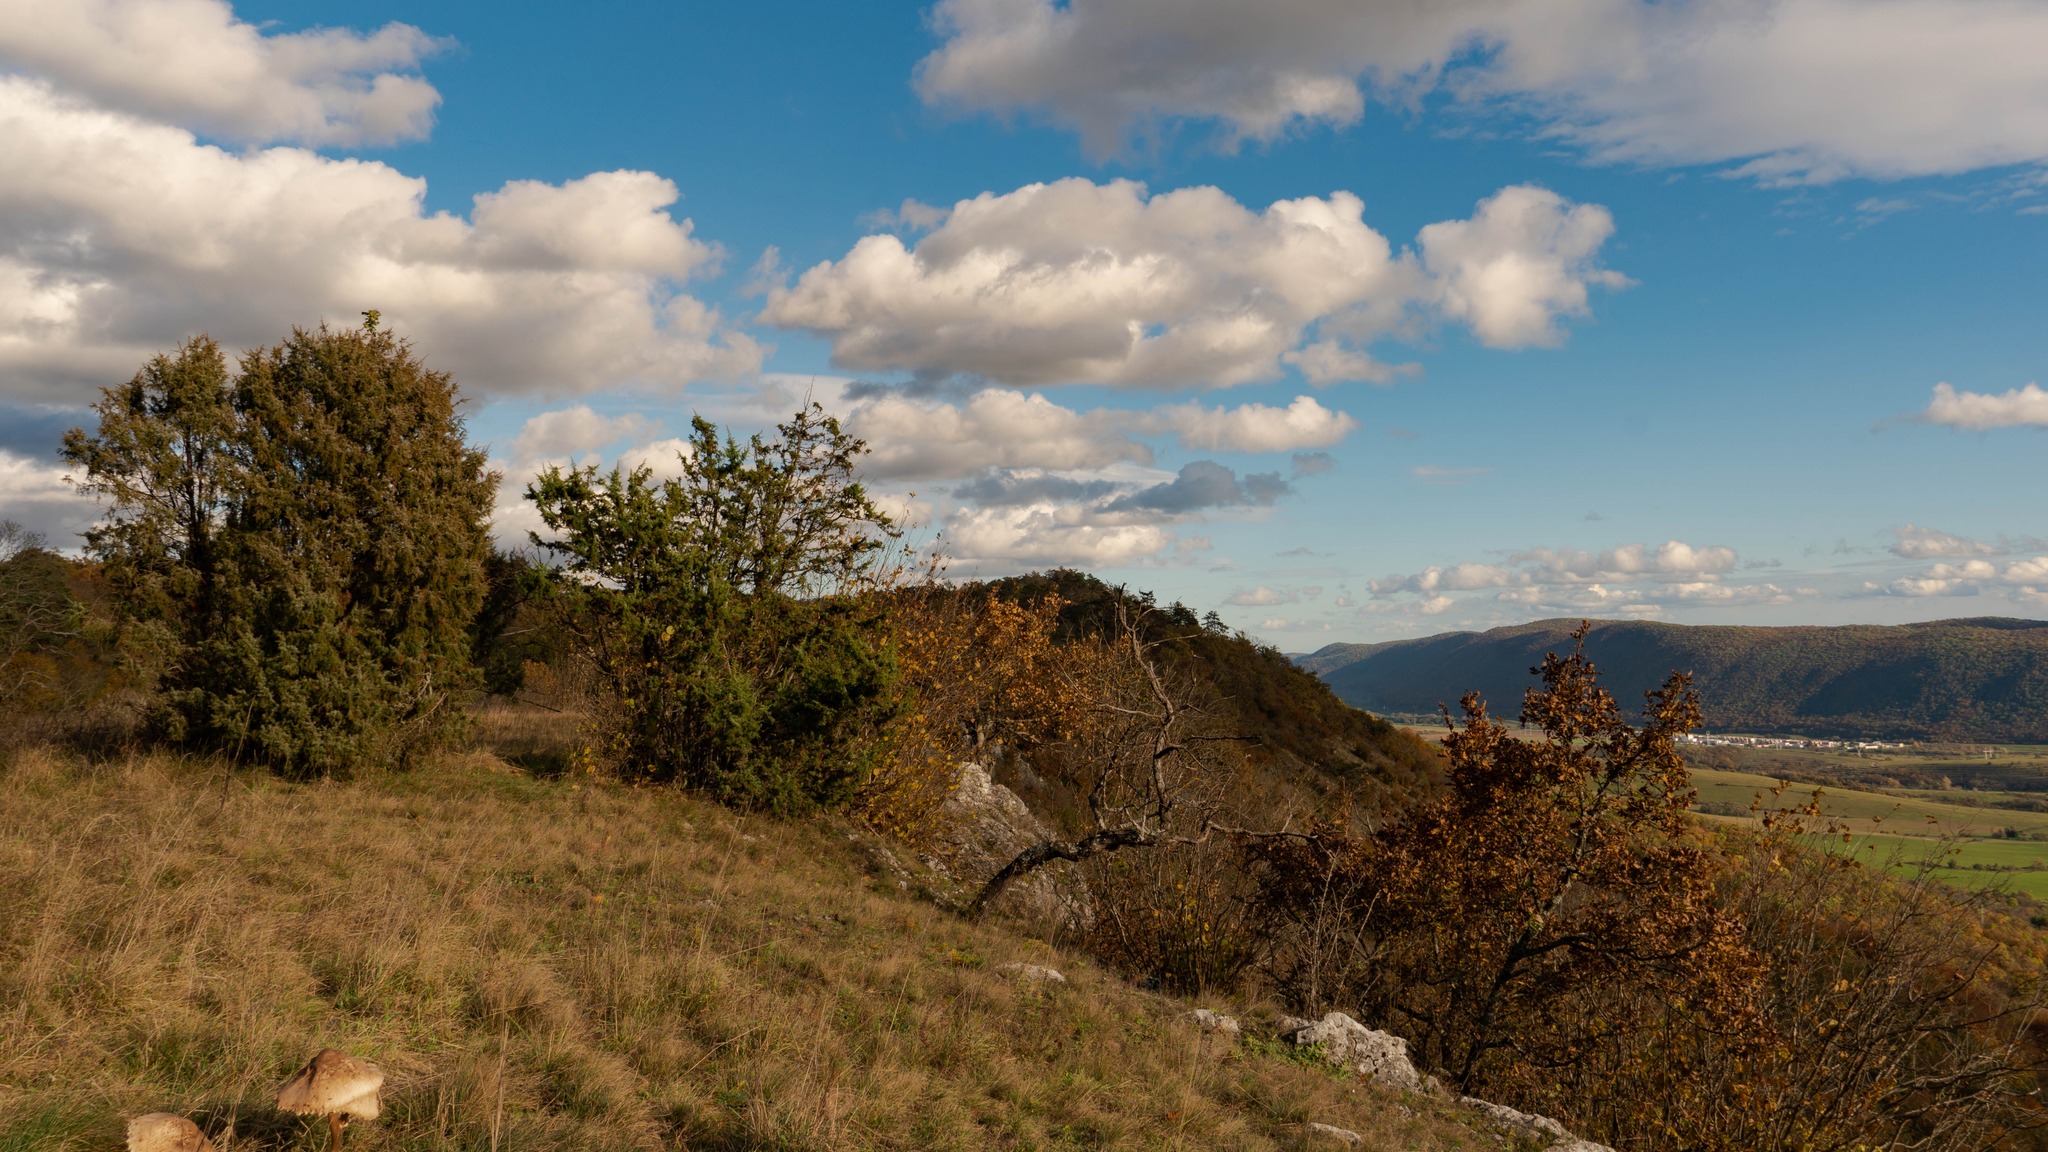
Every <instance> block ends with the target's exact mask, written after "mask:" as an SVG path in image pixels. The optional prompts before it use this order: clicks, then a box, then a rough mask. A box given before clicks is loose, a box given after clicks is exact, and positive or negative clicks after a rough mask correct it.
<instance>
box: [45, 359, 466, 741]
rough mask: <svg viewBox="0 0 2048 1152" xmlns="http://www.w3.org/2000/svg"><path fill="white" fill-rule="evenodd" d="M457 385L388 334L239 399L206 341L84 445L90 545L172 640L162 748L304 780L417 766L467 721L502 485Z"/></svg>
mask: <svg viewBox="0 0 2048 1152" xmlns="http://www.w3.org/2000/svg"><path fill="white" fill-rule="evenodd" d="M457 405H458V398H457V394H456V389H455V384H454V381H453V380H452V379H450V378H449V376H448V375H447V374H446V373H442V372H434V371H430V370H428V369H427V368H426V367H425V366H424V365H422V364H421V363H420V362H419V360H418V359H417V358H416V357H415V356H414V355H413V354H412V351H411V349H410V347H409V346H407V345H406V344H405V343H404V342H403V341H400V340H398V339H397V338H396V337H394V336H393V335H392V334H391V333H389V332H384V331H378V330H377V329H376V327H375V325H374V321H372V322H371V323H369V324H366V325H365V326H364V327H363V328H361V329H350V330H334V329H329V328H327V327H325V326H323V327H321V328H320V329H319V330H318V331H312V332H309V331H304V330H298V331H294V332H293V334H292V336H291V338H290V339H289V340H287V341H285V342H284V343H282V344H280V345H277V346H276V347H272V348H263V349H258V350H256V351H253V352H251V353H249V354H248V355H247V356H245V357H244V358H243V360H242V364H241V370H240V372H239V373H238V374H236V376H235V377H234V378H233V379H232V380H231V381H230V380H229V379H228V376H227V372H226V370H225V365H224V363H223V362H222V358H221V354H220V350H219V348H218V346H217V345H215V344H214V343H213V342H212V341H211V340H208V339H206V338H204V337H201V338H199V339H197V340H194V341H192V342H190V343H188V344H186V345H185V346H183V347H182V348H180V349H179V350H178V353H177V354H176V355H175V356H170V357H158V358H157V359H156V360H154V361H152V362H151V363H150V365H148V366H147V367H145V368H144V370H143V371H142V372H141V373H140V374H138V375H137V376H136V378H135V379H134V380H133V381H131V382H130V383H129V384H128V385H126V386H125V387H122V388H119V389H110V390H108V391H107V392H106V393H105V395H104V396H103V397H102V399H101V401H100V403H99V404H98V405H97V406H96V410H97V411H98V413H99V416H100V429H99V432H98V434H97V435H95V436H88V435H87V434H86V433H85V432H84V431H83V430H82V429H74V430H73V431H72V432H71V433H70V434H69V435H67V436H66V438H65V452H66V455H67V457H68V458H69V459H70V460H71V461H72V462H73V463H74V464H75V465H77V466H79V467H80V468H82V469H83V470H84V472H85V475H86V484H85V489H86V490H87V491H89V492H92V493H94V494H97V495H99V496H100V497H101V498H102V499H103V500H105V501H106V503H107V505H108V517H107V521H106V523H105V525H104V526H103V527H101V528H99V529H96V530H95V531H94V532H92V533H91V534H89V536H88V544H89V546H90V547H91V549H92V550H93V552H94V553H95V554H96V555H98V556H99V557H100V558H101V559H102V560H103V561H105V563H106V564H107V565H108V569H109V572H110V573H111V574H113V576H114V579H115V582H116V586H117V588H118V589H119V590H120V592H121V594H122V599H123V603H124V606H125V607H126V609H127V610H128V612H129V613H130V614H131V615H132V616H134V617H135V618H136V619H138V620H141V621H144V622H147V623H148V624H149V625H150V626H152V627H153V628H154V629H155V630H156V631H157V633H158V634H159V635H161V636H162V637H163V639H164V642H165V643H164V648H165V649H166V654H167V659H166V661H165V665H164V667H163V669H162V674H161V683H162V687H163V689H164V692H163V702H164V707H163V708H162V709H161V710H160V713H159V716H158V720H159V721H160V723H161V727H162V731H163V734H164V735H166V736H167V737H169V738H171V739H173V740H175V741H178V742H181V743H187V744H191V745H195V746H201V747H211V748H216V749H221V750H225V751H228V752H231V753H238V754H242V755H246V756H249V757H252V758H256V759H260V760H263V761H266V762H269V763H271V764H274V765H276V766H278V767H279V768H281V769H283V770H286V771H290V772H294V773H300V774H325V773H329V772H334V771H338V770H345V769H347V768H349V767H351V766H354V765H357V764H361V763H402V762H404V761H405V760H406V759H407V758H408V757H409V756H410V755H411V754H412V753H413V752H414V751H415V750H417V749H419V748H420V747H422V746H425V745H427V744H430V743H433V742H435V741H437V740H439V739H442V738H444V737H445V736H447V735H448V734H449V733H450V732H451V731H452V730H453V729H454V728H455V727H456V726H457V725H459V723H460V717H459V715H458V714H457V713H456V711H455V710H454V709H453V708H451V707H450V705H449V700H450V693H451V692H452V691H453V690H455V689H458V688H462V687H465V686H467V685H468V684H470V683H471V682H472V681H473V679H474V673H473V672H472V670H471V668H470V663H469V649H470V640H469V623H470V620H471V619H472V618H473V617H474V616H475V614H476V612H477V609H478V606H479V605H480V603H481V600H482V596H483V589H484V582H483V560H484V557H485V556H486V555H487V554H488V552H489V540H488V536H487V533H486V528H485V521H486V520H487V519H488V517H489V515H490V510H491V496H492V485H493V477H492V476H490V475H489V474H488V473H486V472H485V470H484V462H485V456H484V453H483V452H482V451H480V450H477V449H473V448H471V447H469V445H468V444H467V443H466V441H465V439H464V428H463V423H462V420H461V417H460V416H459V415H458V412H457Z"/></svg>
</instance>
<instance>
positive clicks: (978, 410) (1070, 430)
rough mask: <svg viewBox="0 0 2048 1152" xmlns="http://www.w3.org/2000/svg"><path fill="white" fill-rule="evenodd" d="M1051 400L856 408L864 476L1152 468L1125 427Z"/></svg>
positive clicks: (1011, 396) (874, 401) (851, 423)
mask: <svg viewBox="0 0 2048 1152" xmlns="http://www.w3.org/2000/svg"><path fill="white" fill-rule="evenodd" d="M1091 415H1093V414H1090V413H1082V412H1077V411H1075V410H1074V409H1072V408H1067V407H1064V406H1062V405H1059V404H1055V403H1053V402H1052V401H1050V400H1047V399H1046V398H1045V397H1043V396H1040V395H1037V394H1035V393H1034V394H1030V395H1023V394H1019V393H1016V392H1010V391H1007V390H1004V389H999V388H989V389H984V390H982V391H980V392H978V393H976V394H975V395H973V396H972V397H969V398H968V399H967V400H965V401H964V402H961V403H958V404H955V403H948V402H945V401H937V400H921V399H916V398H912V397H908V396H903V395H901V394H898V393H884V394H882V395H880V396H875V397H871V398H869V399H866V400H862V401H859V402H857V403H856V404H855V405H854V406H853V407H852V408H851V409H850V410H849V411H848V413H847V427H848V428H849V429H851V430H852V431H853V432H854V434H855V435H858V436H860V437H861V438H862V439H864V440H866V441H867V442H868V448H869V456H868V458H867V460H866V462H865V463H864V465H863V467H862V471H864V472H865V473H867V474H868V475H870V476H874V477H877V478H880V479H902V480H919V479H931V478H951V477H960V476H970V475H973V474H975V473H977V472H980V471H981V470H983V469H985V468H990V467H997V468H1047V469H1056V470H1070V469H1101V468H1106V467H1109V466H1110V465H1113V464H1118V463H1122V462H1125V461H1133V462H1137V463H1141V464H1149V463H1151V462H1152V450H1151V449H1150V448H1149V447H1147V446H1146V445H1144V444H1142V443H1140V442H1139V441H1137V440H1133V439H1132V438H1131V437H1130V435H1129V434H1128V433H1127V432H1126V431H1125V430H1124V429H1123V428H1122V427H1121V426H1120V425H1121V421H1110V420H1101V419H1091V418H1090V417H1091Z"/></svg>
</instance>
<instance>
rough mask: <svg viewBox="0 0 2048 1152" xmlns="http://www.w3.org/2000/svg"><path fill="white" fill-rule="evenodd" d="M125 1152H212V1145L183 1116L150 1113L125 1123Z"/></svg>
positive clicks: (167, 1113)
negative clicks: (126, 1137) (126, 1132)
mask: <svg viewBox="0 0 2048 1152" xmlns="http://www.w3.org/2000/svg"><path fill="white" fill-rule="evenodd" d="M128 1152H213V1141H211V1140H208V1139H207V1138H206V1133H204V1132H201V1131H200V1130H199V1125H197V1124H194V1123H193V1122H191V1121H190V1120H187V1119H185V1118H184V1117H183V1116H173V1115H171V1114H170V1113H169V1112H151V1113H149V1114H148V1115H145V1116H137V1117H136V1118H135V1119H133V1120H130V1121H129V1122H128Z"/></svg>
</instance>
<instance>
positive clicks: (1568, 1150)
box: [1458, 1096, 1614, 1152]
mask: <svg viewBox="0 0 2048 1152" xmlns="http://www.w3.org/2000/svg"><path fill="white" fill-rule="evenodd" d="M1458 1106H1459V1107H1460V1108H1467V1109H1470V1110H1472V1111H1474V1112H1477V1113H1479V1114H1480V1115H1481V1116H1483V1117H1485V1118H1486V1120H1487V1121H1488V1122H1489V1123H1491V1124H1492V1125H1494V1126H1495V1127H1496V1128H1504V1129H1506V1130H1507V1131H1509V1132H1512V1133H1514V1134H1515V1135H1517V1136H1528V1137H1533V1138H1535V1139H1538V1140H1548V1141H1549V1143H1548V1144H1546V1145H1545V1146H1544V1149H1543V1152H1614V1149H1612V1148H1609V1147H1608V1146H1607V1145H1605V1144H1595V1143H1593V1142H1592V1141H1591V1140H1581V1139H1579V1138H1578V1137H1576V1136H1573V1135H1572V1134H1571V1133H1570V1132H1567V1131H1566V1130H1565V1127H1564V1125H1562V1124H1560V1123H1558V1122H1557V1121H1555V1120H1552V1119H1551V1118H1550V1117H1548V1116H1538V1115H1537V1114H1535V1113H1534V1112H1520V1111H1517V1110H1515V1109H1513V1108H1510V1107H1508V1106H1507V1105H1505V1104H1495V1103H1493V1102H1492V1101H1490V1100H1481V1099H1479V1098H1478V1097H1476V1096H1460V1097H1458Z"/></svg>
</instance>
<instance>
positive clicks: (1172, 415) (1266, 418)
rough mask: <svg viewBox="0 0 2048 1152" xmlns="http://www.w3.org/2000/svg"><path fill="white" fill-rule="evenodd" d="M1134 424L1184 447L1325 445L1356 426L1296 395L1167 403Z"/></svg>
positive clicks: (1273, 448)
mask: <svg viewBox="0 0 2048 1152" xmlns="http://www.w3.org/2000/svg"><path fill="white" fill-rule="evenodd" d="M1137 424H1138V426H1139V427H1142V428H1146V429H1148V430H1149V429H1157V430H1159V431H1170V432H1172V433H1174V434H1175V435H1176V436H1178V437H1179V438H1180V444H1181V447H1183V448H1189V449H1201V450H1207V451H1212V452H1290V451H1293V450H1295V449H1297V448H1328V447H1330V446H1331V445H1333V444H1336V443H1337V442H1338V441H1341V440H1343V439H1344V437H1346V436H1348V435H1350V434H1351V433H1352V432H1353V431H1355V430H1357V428H1358V421H1357V420H1355V419H1353V418H1352V417H1350V416H1349V415H1347V414H1345V413H1343V412H1333V411H1331V410H1330V409H1328V408H1325V407H1323V406H1322V405H1321V404H1318V403H1317V402H1316V400H1315V398H1314V397H1313V396H1296V397H1295V398H1294V400H1293V402H1292V403H1290V404H1288V405H1287V407H1285V408H1273V407H1269V406H1267V405H1264V404H1241V405H1239V406H1237V407H1235V408H1204V407H1202V406H1201V405H1200V404H1192V403H1190V404H1168V405H1164V406H1162V407H1158V408H1154V409H1152V410H1151V412H1149V413H1147V414H1146V415H1145V416H1144V417H1142V418H1141V419H1140V420H1139V421H1138V422H1137Z"/></svg>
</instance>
